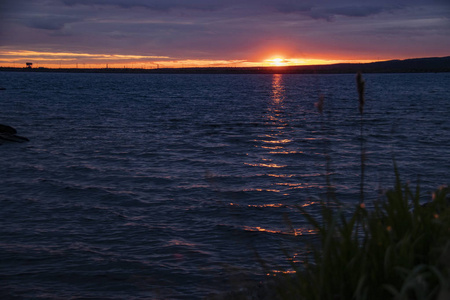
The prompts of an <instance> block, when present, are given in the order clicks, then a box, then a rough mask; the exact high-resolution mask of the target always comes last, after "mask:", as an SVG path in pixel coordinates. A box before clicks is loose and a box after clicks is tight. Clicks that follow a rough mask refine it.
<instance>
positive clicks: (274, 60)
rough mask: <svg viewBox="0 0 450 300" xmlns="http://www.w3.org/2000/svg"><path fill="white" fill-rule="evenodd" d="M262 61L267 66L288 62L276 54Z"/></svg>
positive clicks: (282, 64)
mask: <svg viewBox="0 0 450 300" xmlns="http://www.w3.org/2000/svg"><path fill="white" fill-rule="evenodd" d="M264 62H265V63H266V64H267V65H269V66H276V67H281V66H286V65H287V64H288V61H287V60H286V59H284V58H282V57H279V56H276V57H274V58H271V59H266V60H265V61H264Z"/></svg>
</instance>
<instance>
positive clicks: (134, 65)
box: [0, 47, 376, 69]
mask: <svg viewBox="0 0 450 300" xmlns="http://www.w3.org/2000/svg"><path fill="white" fill-rule="evenodd" d="M373 61H376V60H348V59H347V60H346V59H341V60H339V59H319V58H285V57H283V56H279V55H273V56H272V58H269V59H265V60H262V61H252V60H246V59H234V60H229V59H228V60H227V59H223V60H217V59H216V60H208V59H177V58H171V57H168V56H157V55H124V54H90V53H75V52H74V53H72V52H48V51H29V50H11V49H5V50H3V49H1V47H0V67H16V68H20V67H25V63H26V62H32V63H33V67H35V68H36V67H43V68H83V69H94V68H120V69H121V68H130V69H156V68H208V67H228V68H234V67H284V66H301V65H323V64H334V63H343V62H354V63H364V62H373Z"/></svg>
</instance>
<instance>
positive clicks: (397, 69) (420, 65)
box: [0, 56, 450, 74]
mask: <svg viewBox="0 0 450 300" xmlns="http://www.w3.org/2000/svg"><path fill="white" fill-rule="evenodd" d="M0 71H9V72H57V73H131V74H350V73H357V72H362V73H441V72H450V56H446V57H430V58H414V59H405V60H389V61H381V62H373V63H364V64H362V63H341V64H332V65H308V66H280V67H234V68H233V67H200V68H161V69H139V68H136V69H134V68H98V69H86V68H42V67H40V68H14V67H0Z"/></svg>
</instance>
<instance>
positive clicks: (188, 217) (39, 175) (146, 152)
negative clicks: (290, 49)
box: [0, 73, 450, 299]
mask: <svg viewBox="0 0 450 300" xmlns="http://www.w3.org/2000/svg"><path fill="white" fill-rule="evenodd" d="M364 78H365V79H366V98H367V99H366V102H367V103H366V107H365V112H364V116H363V118H362V120H361V117H360V115H359V112H358V103H357V102H358V101H357V93H356V87H355V77H354V75H149V74H141V75H138V74H133V75H132V74H57V73H0V87H4V88H5V90H0V123H1V124H8V125H11V126H13V127H15V128H16V129H17V130H18V132H19V134H20V135H23V136H26V137H28V138H29V139H30V142H27V143H3V144H2V145H0V175H1V185H0V203H1V210H0V280H1V287H0V296H1V297H2V298H6V299H8V298H14V297H17V299H23V298H25V299H69V298H77V297H85V298H88V297H91V298H93V299H124V298H127V299H151V298H154V299H201V298H202V297H204V296H206V295H209V294H211V293H217V292H223V291H226V290H229V289H233V288H237V287H239V286H241V285H242V284H243V283H245V282H247V281H252V280H260V279H262V278H263V276H264V274H265V273H266V272H265V270H264V269H263V268H262V266H261V263H260V262H259V261H258V260H257V259H256V254H255V253H258V254H259V255H260V256H261V258H262V259H264V260H266V261H269V262H271V263H272V264H273V265H272V266H271V268H273V269H274V270H275V269H277V268H279V269H283V268H285V267H286V265H287V264H286V261H285V257H284V254H283V252H282V250H281V248H283V247H286V248H289V249H291V250H292V251H291V252H292V253H293V254H295V255H296V257H297V259H298V260H301V257H302V251H303V250H302V249H304V247H303V246H304V243H305V242H308V240H310V239H312V238H313V236H314V233H313V232H310V231H309V228H308V227H307V226H306V224H305V221H304V220H303V219H302V217H301V216H300V214H299V213H298V211H297V210H296V208H295V205H303V206H305V207H306V206H307V207H308V209H310V210H311V212H313V213H314V212H315V211H317V206H318V201H319V200H320V199H325V198H326V196H327V191H330V190H332V191H335V194H336V197H337V198H338V199H339V200H341V201H342V202H343V203H344V204H348V205H351V204H355V203H358V201H359V199H360V186H361V157H362V155H361V154H362V153H363V162H364V165H365V173H364V195H365V199H366V202H367V203H368V205H369V206H370V203H371V202H372V201H373V200H376V199H377V198H378V197H379V194H380V190H383V189H386V188H389V187H391V186H392V184H393V177H394V171H393V157H395V160H396V162H397V164H398V166H399V170H400V174H401V176H402V178H403V179H404V180H405V181H407V180H410V181H412V184H415V182H416V181H417V179H418V178H420V182H421V187H422V193H423V198H424V201H425V200H426V199H427V196H429V194H430V192H431V190H433V189H434V188H437V187H438V186H439V185H441V184H448V167H449V157H450V150H449V146H450V143H449V141H450V130H449V129H450V121H449V120H450V119H449V114H450V89H449V85H448V83H449V82H450V74H367V75H364ZM321 96H322V97H323V99H324V112H323V114H322V115H321V114H319V113H318V110H317V108H316V107H315V105H314V104H315V103H316V102H318V100H319V98H320V97H321ZM361 122H362V123H361ZM361 124H362V135H361ZM327 174H328V175H327ZM327 180H328V181H329V182H330V185H328V186H327V184H326V182H327ZM286 216H288V218H289V219H290V220H291V222H292V226H293V229H294V230H295V233H296V234H293V230H292V229H289V226H288V225H287V223H288V222H287V221H286V219H287V218H286Z"/></svg>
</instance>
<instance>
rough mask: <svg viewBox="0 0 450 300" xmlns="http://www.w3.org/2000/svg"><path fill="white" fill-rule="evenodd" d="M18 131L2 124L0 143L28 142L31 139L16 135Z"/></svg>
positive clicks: (0, 126) (0, 127) (0, 125)
mask: <svg viewBox="0 0 450 300" xmlns="http://www.w3.org/2000/svg"><path fill="white" fill-rule="evenodd" d="M16 133H17V130H16V129H14V128H13V127H11V126H8V125H3V124H0V143H2V142H3V141H8V142H18V143H22V142H27V141H29V139H27V138H26V137H23V136H18V135H16Z"/></svg>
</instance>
